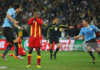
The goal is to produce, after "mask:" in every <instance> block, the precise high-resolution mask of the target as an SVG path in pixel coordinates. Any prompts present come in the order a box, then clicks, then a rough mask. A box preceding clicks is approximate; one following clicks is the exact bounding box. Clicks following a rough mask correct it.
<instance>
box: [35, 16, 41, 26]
mask: <svg viewBox="0 0 100 70" xmlns="http://www.w3.org/2000/svg"><path fill="white" fill-rule="evenodd" d="M36 20H37V23H38V24H40V25H41V24H43V20H42V19H39V18H38V17H36Z"/></svg>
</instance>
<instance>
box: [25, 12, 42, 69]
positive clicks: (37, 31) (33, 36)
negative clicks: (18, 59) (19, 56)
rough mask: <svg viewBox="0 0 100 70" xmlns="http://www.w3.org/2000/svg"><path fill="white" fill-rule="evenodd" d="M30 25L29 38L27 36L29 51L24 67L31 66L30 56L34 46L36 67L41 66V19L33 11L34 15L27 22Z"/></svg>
mask: <svg viewBox="0 0 100 70" xmlns="http://www.w3.org/2000/svg"><path fill="white" fill-rule="evenodd" d="M28 24H29V25H30V38H29V53H28V65H27V66H26V67H30V66H31V56H32V51H33V48H36V51H37V67H38V68H41V66H40V61H41V54H40V47H41V45H42V36H41V27H42V24H43V20H42V19H39V18H38V13H37V12H34V17H33V18H31V19H30V20H29V22H28Z"/></svg>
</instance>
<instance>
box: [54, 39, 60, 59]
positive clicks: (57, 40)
mask: <svg viewBox="0 0 100 70" xmlns="http://www.w3.org/2000/svg"><path fill="white" fill-rule="evenodd" d="M55 43H56V45H57V48H56V51H55V53H54V59H56V54H57V52H58V51H59V49H60V43H59V39H58V38H56V39H55Z"/></svg>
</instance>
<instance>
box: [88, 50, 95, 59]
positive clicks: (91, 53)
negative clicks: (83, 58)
mask: <svg viewBox="0 0 100 70" xmlns="http://www.w3.org/2000/svg"><path fill="white" fill-rule="evenodd" d="M89 54H90V55H91V57H92V58H93V59H94V58H95V57H94V56H93V52H92V51H90V52H89Z"/></svg>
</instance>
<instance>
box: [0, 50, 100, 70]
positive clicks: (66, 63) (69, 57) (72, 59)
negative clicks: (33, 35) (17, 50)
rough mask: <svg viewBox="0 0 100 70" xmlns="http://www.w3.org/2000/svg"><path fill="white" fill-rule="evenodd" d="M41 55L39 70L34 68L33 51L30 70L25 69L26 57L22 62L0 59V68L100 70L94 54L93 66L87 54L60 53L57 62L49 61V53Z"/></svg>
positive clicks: (99, 58)
mask: <svg viewBox="0 0 100 70" xmlns="http://www.w3.org/2000/svg"><path fill="white" fill-rule="evenodd" d="M2 52H3V51H0V54H1V53H2ZM9 53H14V51H9V52H8V54H9ZM8 54H7V55H8ZM41 55H42V56H41V58H42V59H41V66H42V68H41V69H38V68H37V67H36V64H37V55H36V51H33V53H32V61H31V67H30V68H26V65H27V56H23V57H24V60H18V59H14V57H12V56H6V58H7V62H5V61H4V60H3V59H2V58H1V57H0V67H1V66H7V69H5V70H100V57H99V56H98V53H96V52H94V55H95V57H96V63H95V64H93V63H92V58H91V57H90V55H89V54H88V53H87V52H68V51H60V52H58V53H57V60H54V59H53V60H49V58H50V56H49V51H42V52H41ZM0 70H3V69H0Z"/></svg>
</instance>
